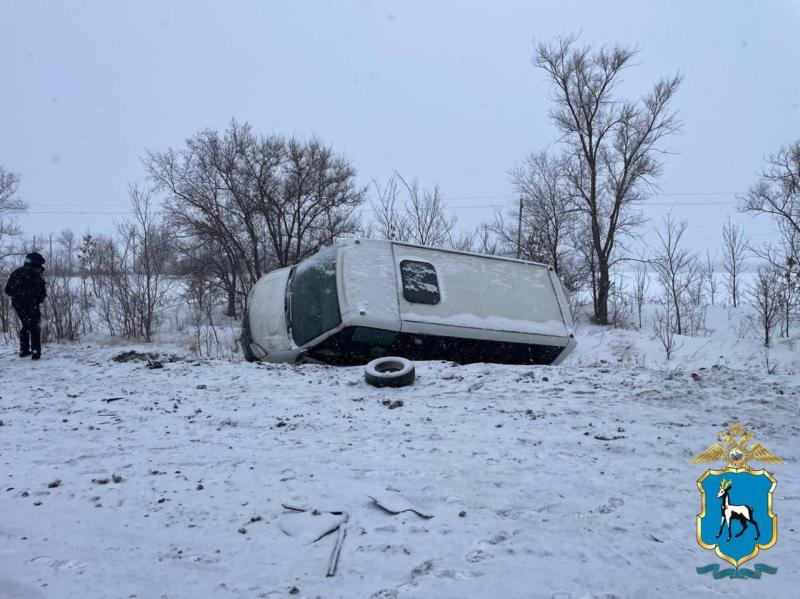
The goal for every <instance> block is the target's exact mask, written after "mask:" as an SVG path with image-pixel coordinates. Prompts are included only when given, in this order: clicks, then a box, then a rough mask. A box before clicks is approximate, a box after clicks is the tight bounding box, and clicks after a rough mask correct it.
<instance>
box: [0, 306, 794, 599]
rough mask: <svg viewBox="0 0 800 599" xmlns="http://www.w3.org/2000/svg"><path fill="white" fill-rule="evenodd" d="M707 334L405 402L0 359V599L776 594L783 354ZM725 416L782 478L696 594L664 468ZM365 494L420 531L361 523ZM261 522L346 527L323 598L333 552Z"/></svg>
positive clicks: (504, 373) (194, 373)
mask: <svg viewBox="0 0 800 599" xmlns="http://www.w3.org/2000/svg"><path fill="white" fill-rule="evenodd" d="M710 320H711V321H712V322H711V324H712V325H713V327H712V328H713V329H714V332H713V334H712V335H711V337H710V338H697V339H686V340H685V344H684V346H683V347H682V348H681V350H680V351H679V352H678V353H677V355H676V357H675V358H674V359H673V360H672V361H671V362H670V363H666V362H664V360H663V356H662V354H661V352H660V350H659V349H658V346H657V345H656V342H654V341H653V340H652V339H650V338H649V334H647V333H644V332H643V333H639V332H636V331H623V330H613V329H600V328H597V327H590V326H583V327H581V329H580V330H579V339H578V340H579V348H578V350H577V351H576V353H575V354H574V355H573V356H572V357H571V358H570V359H569V360H568V361H567V362H566V363H565V364H564V365H562V366H559V367H529V366H528V367H526V366H498V365H490V364H474V365H470V366H454V365H451V364H448V363H443V362H422V363H418V364H417V374H418V377H417V381H416V383H415V384H414V385H413V386H412V387H408V388H404V389H375V388H372V387H370V386H368V385H367V384H366V383H365V382H364V380H363V376H362V373H363V369H362V368H333V367H325V366H318V365H304V366H293V365H265V364H261V365H253V364H246V363H236V362H231V361H225V360H208V359H200V360H198V359H195V358H192V357H191V356H190V355H189V354H188V353H187V352H185V350H181V349H180V348H179V347H177V346H169V345H161V346H136V345H133V344H124V345H118V344H115V345H109V344H107V343H105V342H102V341H95V342H92V343H89V342H82V343H78V344H74V345H61V346H58V345H50V346H48V347H47V348H46V350H45V357H44V359H43V360H42V361H41V362H39V363H33V362H29V361H27V360H25V361H22V360H20V359H19V358H16V357H15V356H14V348H13V347H12V346H4V347H3V348H2V349H3V355H2V356H0V379H1V380H2V381H3V383H2V388H0V419H2V421H3V426H2V427H0V479H2V488H0V597H3V598H5V597H13V598H31V599H33V598H39V597H47V598H61V597H64V598H72V597H80V598H92V599H93V598H99V597H110V598H118V597H119V598H126V597H137V598H147V599H149V598H151V597H156V598H157V597H168V598H170V599H173V598H183V597H187V598H189V597H192V598H196V597H215V598H216V597H223V598H224V597H322V598H329V597H346V598H359V597H365V598H366V597H377V598H383V599H387V598H392V597H397V598H406V597H431V598H467V597H470V598H472V597H480V598H484V597H503V598H505V597H558V598H562V599H566V598H568V597H574V598H578V597H636V598H638V597H684V596H698V597H705V596H719V597H722V596H725V597H766V596H772V597H792V596H796V595H795V593H796V589H797V588H798V587H800V566H799V565H798V564H800V525H798V519H799V518H800V489H799V488H798V483H797V481H798V480H800V469H798V465H797V458H798V457H800V442H798V438H799V437H800V419H798V412H799V411H800V374H798V373H800V356H799V355H798V352H797V351H796V350H795V348H794V347H793V346H792V345H790V344H789V343H788V342H782V343H781V344H780V346H779V347H777V348H775V349H774V350H772V352H771V359H772V360H773V361H777V363H778V368H777V372H776V374H773V375H767V374H766V368H765V366H764V358H763V353H762V350H761V348H760V347H759V345H758V341H757V332H756V333H754V334H752V335H750V336H749V337H745V338H742V336H741V334H742V328H741V327H737V326H734V325H732V324H730V323H728V322H727V321H726V315H725V314H724V313H723V312H722V311H717V313H715V316H714V318H711V319H710ZM124 349H136V350H139V351H157V352H160V353H161V354H162V355H164V356H166V355H169V354H173V353H174V354H177V355H178V356H180V357H181V358H182V359H180V360H178V361H174V362H166V361H165V363H164V367H163V368H161V369H148V368H146V366H145V363H144V362H142V361H130V362H126V363H116V362H114V361H112V357H113V356H115V355H117V354H118V353H119V352H120V351H122V350H124ZM693 372H695V373H698V374H699V380H694V379H693V378H692V376H691V374H692V373H693ZM398 399H402V400H403V405H402V406H400V407H395V408H393V409H390V408H389V407H388V406H387V405H384V403H383V402H384V401H385V400H391V401H394V400H398ZM104 400H111V401H104ZM734 420H738V421H740V422H742V423H743V424H745V425H746V426H749V427H751V428H752V429H753V430H754V431H755V432H756V433H757V435H758V440H760V441H761V442H763V443H764V444H765V445H766V446H767V447H768V448H769V449H771V450H772V451H774V452H775V453H776V454H778V455H779V456H781V457H783V458H784V459H786V460H787V462H786V463H785V464H778V465H775V467H774V468H771V470H772V471H773V472H774V473H775V475H776V477H777V479H778V487H777V490H776V492H775V511H776V513H777V514H778V516H779V539H778V543H777V545H776V546H775V547H774V548H772V549H771V550H769V551H767V552H765V553H763V554H762V555H759V556H758V558H757V559H756V560H755V561H756V562H764V563H767V564H769V565H771V566H775V567H778V573H777V574H775V575H772V576H769V575H765V576H764V577H762V578H761V579H760V580H713V579H712V578H711V576H710V575H708V574H706V575H702V576H701V575H698V574H697V573H696V572H695V568H696V567H698V566H704V565H706V564H709V563H713V562H718V561H719V560H718V559H717V558H716V557H715V556H714V555H713V554H712V553H711V552H709V551H705V550H702V549H701V548H700V547H699V546H698V545H697V543H696V541H695V538H694V534H695V533H694V531H695V515H696V513H697V511H698V507H699V493H698V491H697V487H696V485H695V480H696V479H697V477H698V476H699V475H700V474H701V473H702V472H703V470H704V467H702V466H697V465H692V464H690V463H689V461H688V460H689V459H690V458H691V457H692V456H693V455H695V454H696V453H698V452H700V451H701V450H703V449H705V448H706V447H707V446H708V445H709V444H710V443H712V442H713V441H714V440H715V435H716V432H717V431H718V430H719V429H721V428H724V427H725V425H726V424H728V423H730V422H732V421H734ZM120 476H121V479H120V478H119V477H120ZM56 480H59V481H60V484H59V485H58V486H52V487H49V486H48V485H49V484H50V483H53V482H54V481H56ZM106 481H107V482H106ZM115 481H118V482H115ZM387 489H389V490H390V491H389V492H391V490H393V489H394V490H399V491H401V492H402V493H404V494H405V495H406V496H407V497H408V498H410V499H411V500H412V501H413V502H414V503H415V504H417V505H418V506H419V507H420V508H421V509H424V510H426V511H428V512H430V513H431V514H433V518H431V519H423V518H421V517H419V516H417V515H415V514H413V513H410V512H406V513H403V514H400V515H391V514H388V513H386V512H384V511H382V510H380V509H379V508H377V507H376V506H375V505H373V504H372V502H371V500H370V499H369V497H368V495H374V494H376V493H386V492H387ZM282 502H286V503H290V504H300V505H304V506H309V507H316V508H319V509H321V510H323V511H325V510H345V511H347V512H349V514H350V520H349V523H348V527H347V536H346V538H345V540H344V544H343V548H342V552H341V558H340V561H339V569H338V572H337V573H336V575H335V576H334V577H330V578H329V577H326V576H325V572H326V569H327V566H328V560H329V557H330V554H331V550H332V549H333V545H334V542H335V536H336V535H335V534H334V535H330V536H327V537H324V538H323V539H321V540H319V541H317V542H316V543H304V542H303V540H302V539H301V538H298V537H292V536H288V535H287V534H285V533H284V532H283V531H282V530H281V524H283V526H284V528H286V527H287V522H290V523H291V522H295V523H299V522H301V520H296V521H291V520H288V519H290V518H308V519H310V518H313V517H311V516H308V517H306V516H302V515H298V514H287V512H286V510H284V509H283V508H282V507H281V503H282ZM251 520H252V521H251ZM240 529H243V531H242V532H240ZM753 563H754V562H750V564H749V565H751V566H752V564H753Z"/></svg>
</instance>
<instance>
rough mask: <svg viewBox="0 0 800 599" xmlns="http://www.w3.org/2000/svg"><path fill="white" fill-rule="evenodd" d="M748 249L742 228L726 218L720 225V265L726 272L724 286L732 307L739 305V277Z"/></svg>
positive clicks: (748, 245)
mask: <svg viewBox="0 0 800 599" xmlns="http://www.w3.org/2000/svg"><path fill="white" fill-rule="evenodd" d="M749 251H750V244H748V242H747V240H746V239H745V237H744V229H743V228H742V227H741V226H740V225H737V224H734V223H732V222H731V219H730V218H728V222H727V223H726V224H725V225H724V226H723V227H722V266H723V268H724V269H725V272H726V273H727V274H728V280H727V282H726V287H727V288H728V294H729V295H730V298H731V302H733V307H734V308H736V307H737V306H738V305H739V288H740V287H741V281H740V277H741V274H742V270H743V269H744V261H745V258H746V257H747V253H748V252H749Z"/></svg>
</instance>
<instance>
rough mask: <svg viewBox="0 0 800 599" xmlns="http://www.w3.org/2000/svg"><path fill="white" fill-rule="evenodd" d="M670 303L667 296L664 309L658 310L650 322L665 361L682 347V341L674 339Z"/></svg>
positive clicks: (674, 323)
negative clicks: (662, 350)
mask: <svg viewBox="0 0 800 599" xmlns="http://www.w3.org/2000/svg"><path fill="white" fill-rule="evenodd" d="M671 301H672V300H671V298H670V297H669V296H667V301H666V304H665V305H664V307H663V308H658V309H657V310H656V312H655V314H653V316H652V318H651V321H650V324H651V326H652V329H653V333H654V334H655V337H656V339H658V341H659V343H660V344H661V347H662V348H663V349H664V355H665V356H666V358H667V360H670V359H672V356H673V355H674V353H675V352H676V351H677V350H679V349H680V348H681V347H683V341H681V340H679V339H677V338H676V337H677V332H676V330H677V326H676V322H675V310H674V308H673V306H671V305H670V304H671Z"/></svg>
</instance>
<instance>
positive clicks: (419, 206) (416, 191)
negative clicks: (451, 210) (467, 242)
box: [397, 174, 456, 247]
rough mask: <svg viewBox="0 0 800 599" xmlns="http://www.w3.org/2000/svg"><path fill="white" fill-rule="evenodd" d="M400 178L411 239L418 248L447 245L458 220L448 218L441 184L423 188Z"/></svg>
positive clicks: (452, 217)
mask: <svg viewBox="0 0 800 599" xmlns="http://www.w3.org/2000/svg"><path fill="white" fill-rule="evenodd" d="M397 178H398V179H399V180H400V183H401V184H402V185H403V187H404V188H405V190H406V193H407V196H408V199H407V201H406V215H405V220H406V226H407V235H408V240H409V241H411V242H413V243H418V244H419V245H428V246H433V247H443V246H445V245H447V242H448V240H449V239H450V235H451V234H452V233H453V230H454V229H455V226H456V217H455V216H451V217H448V216H447V214H446V212H445V209H446V204H445V201H444V196H443V195H442V192H441V190H440V189H439V186H438V185H434V186H433V188H432V189H422V188H421V187H420V185H419V183H418V182H417V180H416V179H414V180H413V181H411V182H410V183H409V182H408V181H406V180H405V179H404V178H403V177H402V176H400V175H399V174H398V175H397Z"/></svg>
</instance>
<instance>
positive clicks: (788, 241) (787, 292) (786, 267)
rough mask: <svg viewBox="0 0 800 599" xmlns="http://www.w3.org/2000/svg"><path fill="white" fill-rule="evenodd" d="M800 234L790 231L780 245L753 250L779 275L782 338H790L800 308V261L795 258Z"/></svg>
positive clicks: (767, 245) (768, 245) (770, 245)
mask: <svg viewBox="0 0 800 599" xmlns="http://www.w3.org/2000/svg"><path fill="white" fill-rule="evenodd" d="M797 237H800V234H797V233H794V232H792V231H788V232H787V235H785V236H782V238H781V241H780V242H779V243H778V244H772V243H768V244H766V245H765V246H764V248H763V249H761V250H758V249H753V253H754V254H755V255H757V256H758V257H759V258H761V259H763V260H765V261H766V262H767V263H768V264H769V267H770V268H771V269H772V270H773V271H774V272H775V273H777V274H778V275H779V279H780V280H779V282H778V297H779V303H780V307H781V309H780V316H781V336H782V337H789V335H790V331H791V325H792V322H793V321H794V314H795V312H796V311H797V309H798V307H800V261H798V260H797V259H796V258H795V257H794V256H793V251H794V248H796V247H798V245H800V244H798V242H797V241H796V238H797Z"/></svg>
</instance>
